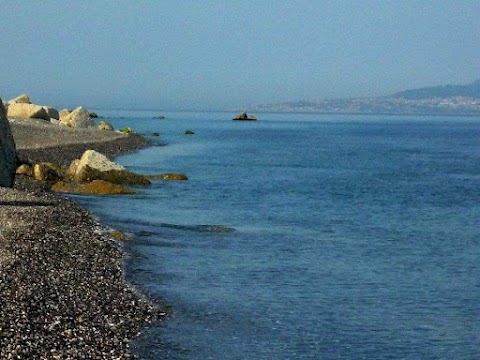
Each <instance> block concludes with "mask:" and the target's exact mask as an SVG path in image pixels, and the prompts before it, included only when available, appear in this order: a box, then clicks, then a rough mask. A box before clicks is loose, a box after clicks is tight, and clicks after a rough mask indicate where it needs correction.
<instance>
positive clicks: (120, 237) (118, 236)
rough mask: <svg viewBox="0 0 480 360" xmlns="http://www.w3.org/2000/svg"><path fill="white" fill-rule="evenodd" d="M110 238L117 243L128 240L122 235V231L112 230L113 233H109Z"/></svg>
mask: <svg viewBox="0 0 480 360" xmlns="http://www.w3.org/2000/svg"><path fill="white" fill-rule="evenodd" d="M110 237H111V238H112V239H113V240H119V241H125V240H128V236H127V235H125V233H124V232H123V231H120V230H113V231H112V232H111V233H110Z"/></svg>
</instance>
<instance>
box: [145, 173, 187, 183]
mask: <svg viewBox="0 0 480 360" xmlns="http://www.w3.org/2000/svg"><path fill="white" fill-rule="evenodd" d="M145 177H146V178H148V179H152V180H175V181H179V180H188V177H187V176H186V175H183V174H175V173H167V174H160V175H145Z"/></svg>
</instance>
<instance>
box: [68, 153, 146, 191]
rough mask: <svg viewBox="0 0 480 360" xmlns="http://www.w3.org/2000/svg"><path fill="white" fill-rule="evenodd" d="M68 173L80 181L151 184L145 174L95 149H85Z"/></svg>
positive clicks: (74, 179)
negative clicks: (114, 160) (128, 167)
mask: <svg viewBox="0 0 480 360" xmlns="http://www.w3.org/2000/svg"><path fill="white" fill-rule="evenodd" d="M67 174H68V176H69V177H70V178H71V179H72V180H73V181H75V182H79V183H81V182H90V181H93V180H104V181H108V182H110V183H113V184H128V185H149V184H150V181H149V180H148V179H147V178H146V177H145V176H142V175H138V174H135V173H133V172H131V171H128V170H127V169H125V168H124V167H123V166H121V165H119V164H117V163H114V162H113V161H110V160H109V159H108V158H107V157H106V156H105V155H102V154H100V153H99V152H96V151H94V150H87V151H85V153H84V154H83V155H82V158H81V159H80V160H78V161H74V162H72V164H71V165H70V168H69V169H68V172H67Z"/></svg>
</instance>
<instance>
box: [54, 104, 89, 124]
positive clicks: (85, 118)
mask: <svg viewBox="0 0 480 360" xmlns="http://www.w3.org/2000/svg"><path fill="white" fill-rule="evenodd" d="M60 122H61V123H62V124H63V125H66V126H68V127H72V128H82V129H86V128H92V127H94V126H95V123H94V122H93V120H92V119H91V118H90V113H89V112H88V111H87V110H86V109H84V108H83V107H81V106H79V107H78V108H76V109H75V110H73V111H72V112H71V113H70V114H68V115H66V116H63V117H60Z"/></svg>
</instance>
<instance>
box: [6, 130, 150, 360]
mask: <svg viewBox="0 0 480 360" xmlns="http://www.w3.org/2000/svg"><path fill="white" fill-rule="evenodd" d="M42 127H45V125H44V124H40V127H39V126H38V125H33V124H26V123H21V124H20V125H18V124H16V123H12V132H13V134H14V138H15V142H16V144H17V148H18V155H19V157H20V158H21V159H22V160H27V159H30V160H32V161H54V162H57V163H59V164H68V163H69V162H70V161H71V160H72V159H75V158H79V157H80V156H81V154H82V153H83V151H84V150H86V149H88V148H91V149H95V150H97V151H100V152H103V153H105V154H107V155H108V156H110V157H112V156H114V155H118V154H120V153H123V152H127V151H133V150H136V149H139V148H141V147H145V146H147V145H148V141H146V140H145V139H144V138H142V137H140V136H125V135H122V134H114V133H110V134H105V133H107V132H103V131H100V130H94V132H96V133H97V134H95V133H91V132H84V131H82V132H81V133H76V132H75V133H72V132H73V130H70V129H62V130H61V131H58V130H59V129H58V128H53V130H52V128H50V127H48V128H47V129H43V130H42ZM41 131H46V132H49V131H52V133H49V134H48V136H46V137H45V138H44V140H43V141H42V142H41V144H43V146H40V144H39V142H38V137H39V136H40V134H41ZM32 134H33V135H32ZM156 314H158V309H155V308H154V307H153V306H152V305H151V304H150V303H149V302H148V301H146V300H145V299H143V298H142V297H141V296H140V295H139V294H137V293H136V292H135V291H134V289H132V288H131V287H130V285H129V284H128V283H126V281H125V280H124V277H123V273H122V252H121V249H120V248H119V245H118V244H117V243H116V242H115V241H113V240H111V239H109V237H108V235H106V232H105V229H104V228H103V227H102V225H100V224H98V223H96V222H95V221H94V219H93V218H92V216H91V215H90V214H89V213H88V212H87V211H85V210H83V209H82V208H81V207H80V206H78V205H77V204H76V203H74V202H73V201H71V200H69V199H67V198H65V197H63V196H60V195H56V194H53V193H50V192H46V191H44V190H42V189H41V186H40V187H39V186H37V185H35V184H34V183H33V182H32V181H25V179H18V181H17V185H16V186H15V188H14V189H6V188H0V359H131V358H133V356H132V354H131V353H130V352H129V340H130V339H131V338H132V337H134V336H135V335H136V334H138V332H139V331H140V330H141V328H142V327H143V326H145V325H146V324H147V323H148V322H149V321H151V320H152V319H153V318H154V317H155V316H156Z"/></svg>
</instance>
